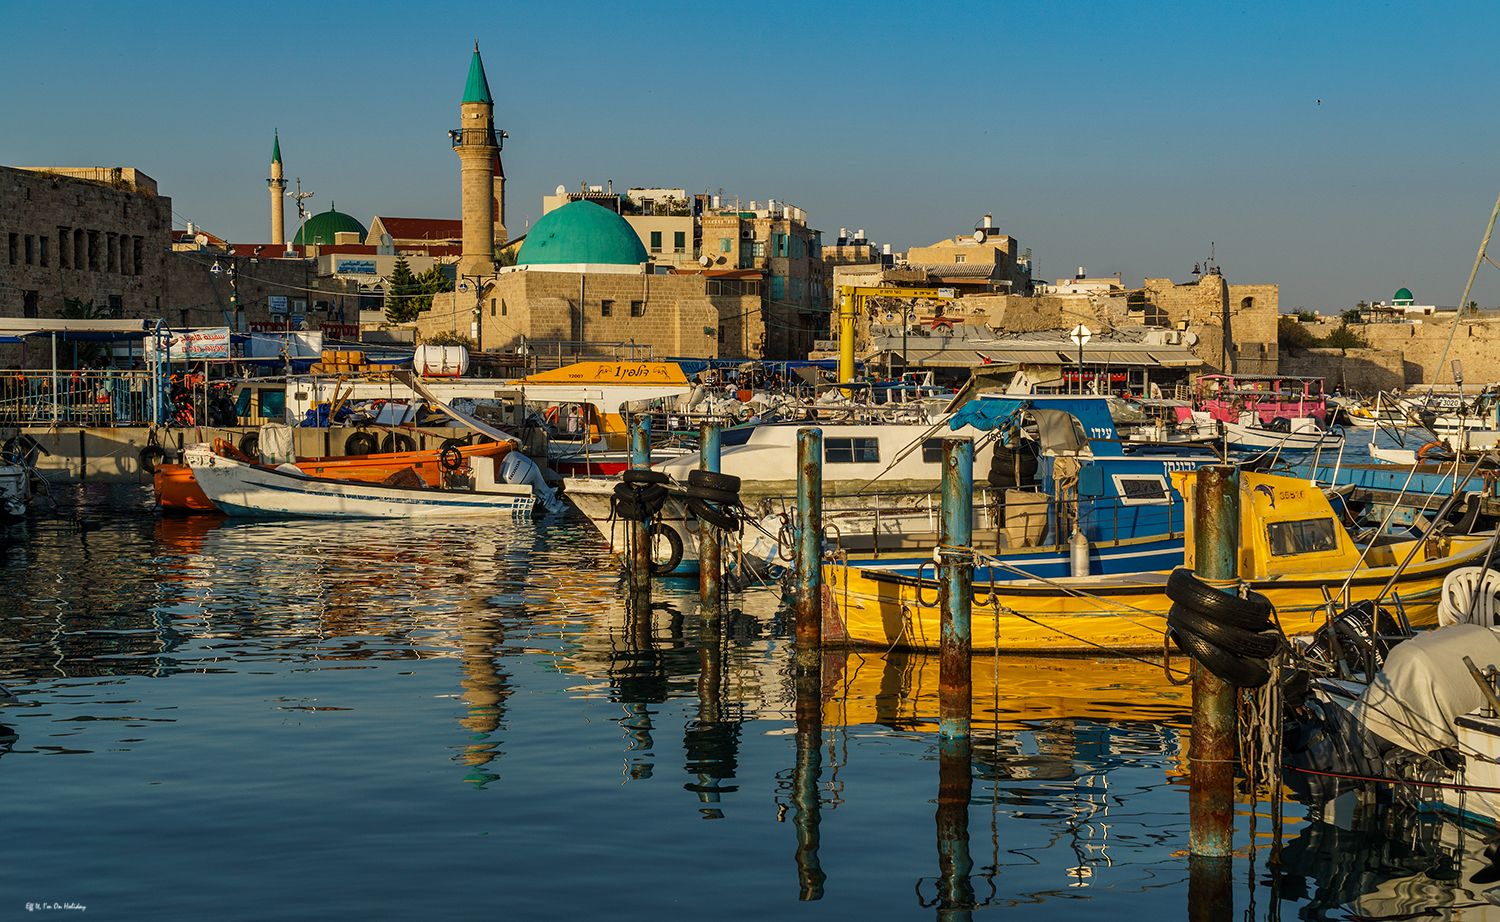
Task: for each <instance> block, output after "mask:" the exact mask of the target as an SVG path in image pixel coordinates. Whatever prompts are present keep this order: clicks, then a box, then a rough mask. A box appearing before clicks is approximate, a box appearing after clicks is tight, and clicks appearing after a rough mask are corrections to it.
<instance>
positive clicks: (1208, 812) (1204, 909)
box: [1188, 465, 1240, 922]
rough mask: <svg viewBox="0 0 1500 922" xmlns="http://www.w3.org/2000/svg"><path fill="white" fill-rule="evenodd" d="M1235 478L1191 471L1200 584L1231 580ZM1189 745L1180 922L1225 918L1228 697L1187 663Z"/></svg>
mask: <svg viewBox="0 0 1500 922" xmlns="http://www.w3.org/2000/svg"><path fill="white" fill-rule="evenodd" d="M1239 487H1240V482H1239V475H1238V473H1237V471H1236V470H1235V468H1233V467H1230V466H1226V465H1217V466H1212V467H1203V468H1199V470H1198V476H1197V479H1196V481H1195V483H1194V486H1193V491H1194V495H1193V516H1194V522H1193V526H1194V544H1193V553H1194V561H1195V562H1194V567H1195V569H1196V571H1197V574H1198V576H1199V577H1201V578H1203V579H1206V580H1233V579H1235V578H1236V577H1237V576H1238V575H1239V543H1240V542H1239V537H1240V535H1239V531H1240V527H1239V526H1240V493H1239ZM1192 676H1193V737H1192V744H1191V746H1190V749H1189V752H1188V761H1189V764H1190V765H1191V768H1192V780H1191V785H1190V787H1189V790H1188V813H1189V826H1188V853H1189V862H1188V874H1189V879H1188V904H1189V908H1188V918H1189V919H1192V920H1194V922H1199V920H1202V922H1227V920H1228V919H1229V918H1231V916H1232V915H1233V900H1234V898H1233V892H1232V890H1231V888H1230V880H1229V874H1230V869H1231V868H1230V865H1231V861H1232V854H1233V851H1232V850H1233V844H1234V841H1233V840H1234V769H1235V689H1234V686H1232V685H1230V684H1229V683H1228V682H1225V681H1224V680H1223V679H1221V678H1219V677H1218V676H1216V675H1214V674H1213V673H1211V672H1209V671H1208V670H1207V669H1205V668H1203V666H1202V665H1200V664H1199V663H1197V662H1194V663H1193V667H1192Z"/></svg>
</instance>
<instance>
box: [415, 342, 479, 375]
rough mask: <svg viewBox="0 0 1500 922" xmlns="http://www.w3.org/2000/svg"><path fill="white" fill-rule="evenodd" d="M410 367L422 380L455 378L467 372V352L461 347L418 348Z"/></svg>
mask: <svg viewBox="0 0 1500 922" xmlns="http://www.w3.org/2000/svg"><path fill="white" fill-rule="evenodd" d="M411 367H412V370H413V371H415V372H416V373H417V374H419V375H421V376H422V377H424V378H457V377H459V376H460V375H462V374H463V373H464V372H466V371H468V370H469V350H467V349H465V348H464V347H463V346H418V347H417V349H416V352H415V353H414V354H413V355H412V359H411Z"/></svg>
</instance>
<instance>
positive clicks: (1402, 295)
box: [1391, 287, 1416, 304]
mask: <svg viewBox="0 0 1500 922" xmlns="http://www.w3.org/2000/svg"><path fill="white" fill-rule="evenodd" d="M1415 300H1416V299H1415V298H1413V297H1412V296H1411V289H1409V288H1406V287H1402V289H1401V290H1400V291H1398V292H1396V296H1395V297H1394V298H1392V299H1391V302H1392V303H1393V304H1410V303H1412V302H1413V301H1415Z"/></svg>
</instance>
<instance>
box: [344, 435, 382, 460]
mask: <svg viewBox="0 0 1500 922" xmlns="http://www.w3.org/2000/svg"><path fill="white" fill-rule="evenodd" d="M378 447H379V446H378V445H377V444H376V442H375V436H373V435H371V434H370V433H368V432H366V431H364V430H363V429H361V430H359V431H358V432H356V433H354V434H353V435H351V436H349V437H348V438H347V439H345V440H344V454H346V455H368V454H371V453H373V452H374V451H375V449H376V448H378Z"/></svg>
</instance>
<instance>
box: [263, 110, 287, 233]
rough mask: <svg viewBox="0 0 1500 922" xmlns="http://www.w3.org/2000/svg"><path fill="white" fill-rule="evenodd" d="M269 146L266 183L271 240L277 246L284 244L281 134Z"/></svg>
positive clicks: (284, 184)
mask: <svg viewBox="0 0 1500 922" xmlns="http://www.w3.org/2000/svg"><path fill="white" fill-rule="evenodd" d="M275 138H276V141H275V143H274V144H273V145H272V147H271V178H270V179H268V180H266V185H267V186H269V187H270V189H271V242H272V243H274V244H276V245H277V246H284V245H285V244H286V224H285V220H286V210H285V203H284V202H283V201H282V199H283V197H284V195H285V193H286V179H285V178H284V177H283V176H282V175H281V134H280V133H279V132H278V133H277V134H276V135H275Z"/></svg>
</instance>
